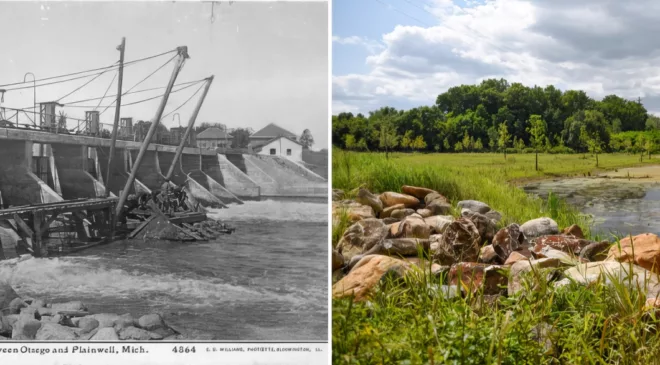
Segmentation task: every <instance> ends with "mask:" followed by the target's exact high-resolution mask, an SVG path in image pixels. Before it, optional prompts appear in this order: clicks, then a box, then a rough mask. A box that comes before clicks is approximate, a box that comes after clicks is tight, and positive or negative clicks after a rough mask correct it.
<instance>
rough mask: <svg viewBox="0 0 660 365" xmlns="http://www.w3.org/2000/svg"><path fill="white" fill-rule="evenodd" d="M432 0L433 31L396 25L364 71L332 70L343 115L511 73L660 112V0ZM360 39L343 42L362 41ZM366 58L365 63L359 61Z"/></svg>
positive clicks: (516, 78) (513, 78)
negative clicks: (611, 96)
mask: <svg viewBox="0 0 660 365" xmlns="http://www.w3.org/2000/svg"><path fill="white" fill-rule="evenodd" d="M465 3H467V4H468V6H464V7H460V6H458V5H456V4H455V3H453V2H452V1H451V0H434V1H432V2H430V3H429V5H427V6H426V8H425V9H426V10H427V11H428V12H429V13H431V14H433V15H434V16H435V17H436V18H437V24H438V25H435V26H432V27H422V26H397V27H395V28H394V29H392V30H391V31H390V32H389V33H387V34H384V35H383V37H382V40H381V42H382V43H380V42H376V43H377V44H380V45H381V46H382V48H376V49H374V50H375V52H373V53H372V54H371V55H369V56H368V57H367V59H366V63H367V65H368V66H369V68H370V70H369V72H368V73H366V74H344V75H334V76H333V99H334V100H335V102H334V106H335V107H337V108H339V107H341V108H343V110H337V109H333V112H335V113H336V112H338V111H348V110H351V111H355V110H359V111H361V112H366V111H369V110H373V109H374V108H378V107H380V106H385V105H391V104H387V102H391V101H392V100H404V99H405V100H406V101H408V102H410V103H413V104H424V103H426V104H431V103H433V102H434V100H435V97H436V96H437V95H438V94H439V93H442V92H444V91H446V90H447V88H449V87H451V86H455V85H458V84H461V83H476V82H479V81H481V80H483V79H486V78H491V77H496V78H499V77H503V78H506V79H507V80H509V81H510V82H521V83H523V84H526V85H530V86H532V85H535V84H536V85H542V86H545V85H547V84H554V85H557V86H561V87H562V88H564V89H569V88H570V89H582V90H585V91H586V92H587V93H589V94H590V95H591V96H592V97H595V98H601V97H603V96H605V95H608V94H618V95H621V96H623V97H627V98H637V97H642V98H643V101H646V103H645V104H646V105H647V108H648V109H649V110H651V111H660V68H658V66H660V37H657V36H656V34H658V32H659V31H660V22H658V20H660V15H658V14H660V11H659V10H660V2H657V1H654V0H640V1H636V2H622V1H614V0H583V1H579V2H578V1H572V0H533V1H532V0H491V1H487V2H485V3H476V2H463V1H461V4H465ZM365 41H366V40H365V39H364V38H361V37H346V38H339V37H337V39H336V40H335V42H339V43H341V42H343V44H356V45H363V44H364V43H365ZM360 61H361V60H360Z"/></svg>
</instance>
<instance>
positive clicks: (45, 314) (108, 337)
mask: <svg viewBox="0 0 660 365" xmlns="http://www.w3.org/2000/svg"><path fill="white" fill-rule="evenodd" d="M26 259H31V256H29V255H23V256H22V257H20V258H17V259H14V260H17V261H18V260H26ZM0 308H1V309H2V312H1V315H0V340H5V341H6V340H14V341H30V340H39V341H49V340H53V341H85V340H90V341H120V340H125V341H151V340H169V341H172V340H186V339H187V338H186V335H184V334H183V333H182V331H180V330H177V329H175V328H173V327H172V326H171V325H168V324H167V323H165V321H164V320H163V318H162V317H161V316H160V315H159V314H157V313H148V314H145V315H143V316H141V317H138V318H136V317H134V316H132V315H131V314H128V313H126V314H121V315H120V314H115V313H90V312H89V311H88V310H87V307H86V306H85V304H84V303H82V302H81V301H70V302H63V303H49V302H46V301H44V300H42V299H38V298H30V297H21V296H20V295H18V294H17V293H16V291H15V290H14V289H13V288H12V287H11V286H10V285H9V284H7V283H3V282H0Z"/></svg>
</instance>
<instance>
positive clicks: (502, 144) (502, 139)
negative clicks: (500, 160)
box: [497, 123, 511, 160]
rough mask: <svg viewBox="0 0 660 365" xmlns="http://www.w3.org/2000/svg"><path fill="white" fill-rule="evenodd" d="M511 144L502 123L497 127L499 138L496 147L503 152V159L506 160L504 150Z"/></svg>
mask: <svg viewBox="0 0 660 365" xmlns="http://www.w3.org/2000/svg"><path fill="white" fill-rule="evenodd" d="M509 142H511V135H510V134H509V129H508V128H507V127H506V123H502V124H500V126H499V137H498V139H497V146H498V147H499V148H500V150H501V151H504V159H505V160H506V148H507V145H508V144H509Z"/></svg>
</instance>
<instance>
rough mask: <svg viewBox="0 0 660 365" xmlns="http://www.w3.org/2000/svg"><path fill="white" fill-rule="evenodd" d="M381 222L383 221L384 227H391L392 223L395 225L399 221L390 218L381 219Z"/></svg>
mask: <svg viewBox="0 0 660 365" xmlns="http://www.w3.org/2000/svg"><path fill="white" fill-rule="evenodd" d="M381 221H383V223H384V224H386V225H388V226H389V225H391V224H392V223H396V222H398V221H400V219H396V218H392V217H387V218H383V219H381Z"/></svg>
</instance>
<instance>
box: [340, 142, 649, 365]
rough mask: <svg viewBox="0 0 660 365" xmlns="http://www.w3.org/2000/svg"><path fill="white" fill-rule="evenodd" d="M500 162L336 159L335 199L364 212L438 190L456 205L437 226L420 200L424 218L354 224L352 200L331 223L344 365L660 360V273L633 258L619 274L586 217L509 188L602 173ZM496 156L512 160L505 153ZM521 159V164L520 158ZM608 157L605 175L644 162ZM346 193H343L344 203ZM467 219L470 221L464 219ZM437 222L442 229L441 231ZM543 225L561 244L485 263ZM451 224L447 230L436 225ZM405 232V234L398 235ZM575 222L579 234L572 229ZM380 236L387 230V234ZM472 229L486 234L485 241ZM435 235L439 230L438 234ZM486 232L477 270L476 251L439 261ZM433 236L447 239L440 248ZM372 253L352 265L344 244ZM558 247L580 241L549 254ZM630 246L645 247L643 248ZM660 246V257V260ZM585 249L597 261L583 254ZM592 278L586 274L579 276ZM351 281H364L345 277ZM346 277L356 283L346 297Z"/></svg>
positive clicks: (568, 165)
mask: <svg viewBox="0 0 660 365" xmlns="http://www.w3.org/2000/svg"><path fill="white" fill-rule="evenodd" d="M494 157H495V156H494V155H492V154H491V155H490V156H477V157H473V156H472V154H465V155H461V154H455V155H452V156H444V157H443V156H441V155H404V154H395V155H393V156H390V158H389V159H386V158H385V156H384V154H367V153H363V154H345V153H343V152H341V151H340V152H339V153H338V154H334V155H333V185H334V186H333V188H335V189H337V188H338V189H342V190H344V193H345V194H344V196H343V197H342V198H340V197H339V196H337V198H338V199H339V200H341V199H344V200H361V201H362V203H366V202H369V201H376V200H380V201H381V202H382V203H383V209H385V205H386V204H385V201H383V200H381V198H380V197H382V196H383V195H378V194H379V193H384V192H403V193H406V194H408V195H410V194H411V193H410V192H406V191H403V188H402V186H403V185H413V186H417V187H423V188H427V189H429V190H430V191H432V192H437V193H439V194H440V195H442V196H443V197H444V198H446V202H445V203H443V204H438V205H437V206H438V207H440V208H438V209H443V210H442V211H437V212H436V211H433V213H434V214H435V215H434V216H431V217H427V218H419V217H416V215H417V214H420V215H421V213H424V214H428V213H427V212H425V211H424V210H426V209H427V207H426V205H428V203H429V202H427V201H426V199H419V198H418V200H419V202H418V203H417V204H416V205H415V207H414V208H413V207H410V208H407V207H404V209H402V212H398V213H396V218H394V219H392V217H388V218H383V217H381V216H380V215H375V216H374V218H372V219H373V220H372V219H369V217H364V216H362V214H368V213H367V212H368V211H369V209H364V208H360V207H362V206H364V205H363V204H361V203H357V202H356V204H357V205H353V208H352V209H355V212H354V213H355V214H343V213H341V212H343V211H346V210H347V209H346V208H349V210H350V206H347V204H350V203H349V202H344V203H341V204H340V203H339V202H335V204H334V207H333V208H334V211H335V212H336V213H337V214H335V215H334V216H333V240H332V247H333V249H336V251H337V253H341V255H342V257H339V256H337V255H335V256H336V257H333V264H334V265H335V269H338V270H339V271H336V272H335V274H334V275H333V284H334V285H335V288H334V290H333V291H334V292H335V298H334V299H333V316H332V320H333V361H335V362H342V363H361V362H369V361H370V360H369V359H376V360H375V361H376V362H378V363H399V362H402V361H403V362H407V363H410V364H432V363H466V364H467V363H474V364H477V363H508V364H520V363H533V364H541V363H547V364H552V363H649V362H653V361H655V360H656V359H657V356H658V355H659V354H660V338H659V335H658V333H660V332H658V331H657V329H658V328H659V326H660V322H659V321H658V320H657V319H656V318H658V316H657V315H656V314H654V313H655V309H654V306H655V303H656V302H655V301H650V302H647V295H653V293H656V292H657V289H658V287H657V286H656V284H657V283H655V282H654V281H653V280H654V279H652V278H654V277H657V274H656V273H653V274H652V275H651V274H649V269H651V267H647V268H642V269H641V270H639V269H638V267H639V266H638V265H636V264H635V263H639V262H638V261H634V260H633V261H631V264H632V265H629V264H620V263H619V262H618V261H617V260H616V259H615V260H613V261H609V263H608V262H606V261H600V260H602V259H603V257H602V256H603V255H595V256H591V255H592V254H594V253H603V252H605V251H604V248H607V249H608V251H607V252H606V253H608V254H609V252H610V251H609V250H610V249H612V247H610V244H609V243H607V242H605V243H601V242H598V241H596V242H593V241H592V240H591V238H592V233H591V231H590V229H589V225H588V223H589V221H588V219H586V218H585V217H584V216H583V215H582V214H580V212H579V211H578V209H577V207H573V206H570V205H567V204H565V203H564V202H563V201H561V200H559V199H557V198H556V196H554V197H553V196H550V197H549V198H548V199H547V200H543V199H541V198H537V197H534V196H530V195H528V194H526V193H525V192H524V191H523V190H522V189H520V188H518V187H516V186H514V185H513V184H512V183H511V181H513V180H515V179H516V178H525V177H526V178H539V177H541V178H546V179H547V178H549V177H552V178H554V177H557V176H570V175H573V176H580V175H581V174H584V175H587V176H588V175H589V174H591V175H594V174H593V171H594V170H593V168H592V167H587V166H586V165H590V164H591V163H590V162H589V161H588V160H587V162H589V164H585V163H579V162H581V160H580V159H579V157H578V156H574V155H570V156H555V159H556V162H555V163H554V164H552V165H548V164H547V161H546V160H544V159H543V158H542V159H541V160H540V161H541V164H540V165H541V169H542V171H540V172H536V171H534V165H533V159H534V156H533V155H528V156H525V157H524V158H518V155H516V156H508V160H509V162H500V163H499V164H497V163H496V164H488V163H487V162H488V161H490V160H493V158H494ZM497 157H498V158H501V159H502V160H503V156H501V155H498V156H497ZM512 157H515V161H511V159H512ZM609 157H610V156H609V155H607V156H604V155H601V156H600V157H599V159H600V162H601V164H602V165H604V166H607V168H612V169H616V168H621V167H624V166H626V165H627V164H630V165H633V164H635V162H634V159H635V156H632V155H627V156H611V157H612V159H609ZM451 158H453V159H454V160H451ZM521 160H525V164H523V165H520V164H519V161H521ZM543 161H546V162H543ZM573 162H575V164H572V163H573ZM638 162H639V159H638V157H637V163H638ZM528 163H529V165H527V164H528ZM546 166H547V168H546ZM592 166H595V161H594V164H593V165H592ZM628 166H629V165H628ZM583 177H584V176H583ZM589 180H591V179H589ZM358 187H362V188H365V189H366V190H369V191H370V192H373V193H374V194H373V195H375V196H377V197H378V198H377V199H373V196H370V195H369V194H366V193H360V190H359V189H358ZM427 193H428V191H427ZM336 195H340V194H339V192H337V194H336ZM424 198H425V197H424ZM469 200H472V201H479V202H483V203H484V204H485V205H487V206H488V207H489V210H488V211H490V210H496V211H497V212H498V213H499V214H496V215H495V216H496V217H497V218H498V219H497V223H496V224H495V226H494V227H493V226H492V224H491V223H489V222H490V221H489V220H488V219H486V220H483V219H481V218H480V217H479V216H478V215H476V214H482V213H479V212H477V213H476V214H474V212H473V213H470V212H464V211H463V209H464V208H465V204H464V203H463V204H459V203H460V202H462V201H469ZM404 205H405V204H404ZM477 206H478V205H477ZM342 207H343V208H342ZM370 209H372V210H373V208H370ZM407 209H412V210H413V212H412V213H411V212H410V211H408V210H407ZM434 209H435V208H434ZM475 209H478V208H475ZM468 210H471V209H468ZM365 211H366V212H365ZM488 211H486V213H487V212H488ZM389 213H390V214H393V212H389ZM437 213H440V215H437ZM466 213H468V214H469V216H465V214H466ZM400 214H401V216H400ZM482 215H484V214H482ZM360 216H362V218H360ZM408 217H410V218H408ZM434 217H435V218H434ZM437 217H444V218H442V219H441V218H437ZM363 218H366V219H364V223H362V224H361V225H363V227H362V230H360V229H357V228H355V224H357V223H355V222H356V221H357V222H358V223H359V222H361V221H362V220H363ZM429 218H432V219H430V220H432V221H437V222H433V223H434V224H433V225H431V224H430V223H429V222H428V221H429ZM538 218H545V219H549V220H550V221H551V222H553V223H552V224H550V225H549V226H552V227H553V229H552V232H550V234H549V235H550V236H553V235H554V236H559V237H558V238H554V239H549V240H548V239H546V240H544V241H540V242H539V241H534V243H533V244H532V242H531V239H534V240H538V238H539V237H529V239H528V244H526V245H524V244H520V245H518V247H519V248H526V249H527V251H525V250H522V251H518V250H516V249H513V250H510V251H508V252H507V253H508V255H507V257H506V260H507V261H509V262H507V261H503V262H494V261H488V260H487V259H486V256H484V254H490V255H491V259H494V256H499V259H498V260H504V257H503V256H501V255H500V254H499V253H498V251H496V250H495V249H494V247H493V241H495V236H497V235H501V236H506V237H509V238H510V237H516V235H515V234H514V233H515V230H511V229H510V228H512V227H515V226H514V224H515V225H518V226H519V227H521V226H524V225H525V224H527V223H528V222H530V221H533V220H535V219H538ZM420 219H421V221H420ZM466 220H467V221H470V222H472V223H468V222H467V221H466ZM441 221H447V223H448V224H447V225H444V224H442V225H439V224H435V223H439V222H441ZM473 221H476V222H481V223H475V222H473ZM372 222H373V223H372ZM422 222H424V223H422ZM457 222H458V223H457ZM397 224H398V228H397V229H394V228H393V227H394V226H396V225H397ZM555 224H556V226H555ZM452 225H453V226H454V227H453V232H454V233H452V234H449V235H447V234H446V233H447V232H446V231H442V229H443V228H442V227H444V229H447V227H451V226H452ZM574 225H577V227H580V228H581V230H577V229H576V228H572V227H574ZM381 226H385V227H386V228H383V229H378V227H381ZM351 227H353V228H351ZM367 227H369V229H367ZM424 227H426V228H424ZM437 227H441V228H437ZM470 227H475V228H476V231H478V233H475V230H474V229H473V228H470ZM372 228H373V229H372ZM437 229H440V230H441V233H438V231H433V230H437ZM580 231H581V232H580ZM360 232H363V233H360ZM420 232H421V234H422V236H423V235H426V234H427V233H428V234H429V237H428V238H426V239H424V238H420V237H417V236H416V235H419V234H420ZM470 232H471V233H470ZM500 232H502V233H500ZM482 233H483V235H485V236H488V237H489V238H492V240H491V241H490V242H487V244H486V246H483V247H487V246H490V247H493V249H492V250H485V251H486V252H484V251H482V249H479V251H478V256H477V258H476V259H475V257H474V254H475V251H474V250H467V253H469V254H470V255H467V256H463V255H455V256H454V257H453V258H451V257H450V256H451V255H446V254H442V252H443V251H444V252H451V251H450V250H438V248H439V247H442V246H439V245H445V246H446V247H472V248H473V245H469V244H468V245H462V244H457V245H453V244H448V243H451V242H457V243H460V242H458V241H460V240H465V239H466V238H468V241H469V237H474V235H478V236H479V237H481V236H482ZM379 235H383V236H379ZM433 235H439V236H436V237H433V238H434V240H432V239H431V238H432V236H433ZM545 235H546V236H548V234H547V233H546V234H545ZM578 235H579V236H581V237H583V238H578ZM360 237H365V238H366V237H368V238H367V239H366V240H365V239H361V238H360ZM379 237H380V238H383V241H382V244H380V245H378V244H376V243H377V242H379ZM452 237H453V238H452ZM645 237H646V236H645ZM648 237H650V238H649V239H648V241H645V242H650V243H651V246H653V245H655V246H660V242H657V240H655V241H654V240H653V236H648ZM450 238H452V239H450ZM525 238H527V237H525ZM443 240H450V241H451V242H445V241H443ZM360 242H362V243H367V242H371V243H373V244H370V247H369V248H368V249H366V250H359V249H355V250H353V251H354V252H356V253H357V252H359V253H357V256H359V255H360V254H361V255H364V256H363V257H362V258H360V257H357V258H355V257H356V255H353V257H351V258H350V259H348V260H346V257H344V253H345V252H346V250H345V247H347V246H346V244H347V243H354V244H355V245H358V246H359V243H360ZM511 242H512V241H511ZM553 242H564V243H569V242H570V244H568V245H565V246H561V245H560V246H555V247H550V248H548V245H550V246H552V245H553ZM587 242H589V243H587ZM632 242H635V245H637V243H636V242H637V238H636V239H635V240H633V241H632ZM654 242H657V243H654ZM592 243H593V245H592ZM530 244H532V245H530ZM537 244H540V247H539V249H540V252H537V253H536V254H540V255H546V256H548V257H542V256H533V257H531V258H530V257H529V255H531V252H528V251H533V250H534V249H535V248H536V246H537ZM618 244H622V245H624V246H625V241H623V240H622V241H620V243H617V244H615V245H614V246H616V247H618V246H617V245H618ZM590 245H591V246H590ZM339 247H341V250H339ZM362 247H363V248H364V246H362ZM483 247H482V248H483ZM587 247H589V249H587ZM575 248H579V250H575ZM596 248H599V250H596ZM659 248H660V247H654V252H655V254H656V255H657V253H658V251H659V250H658V249H659ZM600 249H603V251H601V250H600ZM583 250H584V252H585V254H584V255H581V253H582V251H583ZM340 251H341V252H340ZM348 251H349V252H350V251H352V250H351V249H350V248H349V249H348ZM514 251H516V252H515V253H514ZM555 251H559V253H558V252H555ZM438 252H440V253H438ZM493 252H494V253H495V255H494V256H492V254H493ZM520 255H522V256H523V257H526V258H525V259H524V260H521V262H522V263H517V262H515V263H512V262H511V261H510V260H509V257H510V256H514V257H515V256H518V259H520V257H519V256H520ZM526 255H527V256H526ZM348 256H350V254H349V255H348ZM608 256H609V255H608ZM402 257H403V258H402ZM448 257H449V259H448ZM464 258H466V260H464ZM585 261H588V262H585ZM624 261H625V260H624ZM466 263H467V265H465V264H466ZM516 265H518V268H519V267H520V266H525V269H522V271H531V272H532V273H533V274H531V275H529V274H521V273H522V271H521V270H518V271H514V267H516ZM545 265H548V266H545ZM532 267H534V269H533V270H531V268H532ZM572 268H573V269H572ZM587 269H588V270H587ZM601 269H602V270H601ZM631 269H632V270H633V271H634V272H635V273H637V276H636V278H640V277H641V278H643V277H644V275H646V277H647V278H649V279H650V281H649V282H644V281H642V282H639V281H637V279H633V278H632V277H630V275H629V274H628V273H630V272H631V271H630V270H631ZM571 270H572V271H571ZM585 270H587V271H586V274H585V275H580V274H579V273H585ZM644 270H646V271H644ZM351 273H352V274H351ZM518 274H521V275H518ZM349 277H352V278H350V279H346V278H349ZM516 278H519V279H520V280H518V283H520V286H519V288H521V290H516V289H515V288H514V289H512V290H511V291H509V287H510V285H511V284H510V283H512V282H515V280H514V279H516ZM562 278H566V279H567V280H561V279H562ZM464 279H467V280H464ZM341 280H344V282H342V284H341V286H340V285H338V283H340V281H341ZM631 280H634V281H631ZM350 283H353V284H350ZM347 284H348V285H347ZM514 286H515V285H514ZM347 288H353V289H356V288H357V289H359V288H361V289H364V291H363V292H362V293H364V297H363V298H360V299H358V298H356V297H350V295H349V296H348V297H345V296H344V295H343V293H345V292H347V290H346V289H347ZM639 289H641V290H639ZM353 293H355V291H353ZM355 299H358V300H355ZM372 362H373V361H372Z"/></svg>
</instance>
